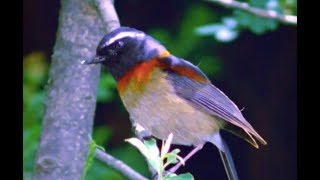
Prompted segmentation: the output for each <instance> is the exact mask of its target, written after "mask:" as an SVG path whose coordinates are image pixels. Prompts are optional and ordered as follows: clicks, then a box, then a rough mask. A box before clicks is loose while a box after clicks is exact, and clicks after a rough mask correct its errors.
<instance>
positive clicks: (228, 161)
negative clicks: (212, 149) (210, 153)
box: [219, 140, 239, 180]
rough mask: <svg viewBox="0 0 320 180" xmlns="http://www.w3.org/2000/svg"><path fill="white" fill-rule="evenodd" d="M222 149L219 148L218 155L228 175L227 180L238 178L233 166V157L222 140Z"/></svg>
mask: <svg viewBox="0 0 320 180" xmlns="http://www.w3.org/2000/svg"><path fill="white" fill-rule="evenodd" d="M222 143H223V146H224V151H222V150H220V149H219V153H220V157H221V159H222V162H223V165H224V169H225V170H226V173H227V175H228V179H229V180H238V179H239V178H238V175H237V171H236V168H235V167H234V163H233V159H232V156H231V153H230V151H229V148H228V146H227V144H226V143H225V142H224V141H223V140H222Z"/></svg>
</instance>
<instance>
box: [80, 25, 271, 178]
mask: <svg viewBox="0 0 320 180" xmlns="http://www.w3.org/2000/svg"><path fill="white" fill-rule="evenodd" d="M81 63H82V64H97V63H101V64H103V65H104V66H105V67H106V69H107V70H109V71H110V73H111V75H112V76H113V78H114V79H115V80H116V82H117V89H118V93H119V95H120V98H121V100H122V102H123V104H124V106H125V108H126V110H127V111H128V113H129V116H130V121H131V123H132V126H133V127H135V128H136V129H140V131H139V132H144V133H142V134H145V136H150V135H151V136H153V137H155V138H157V139H160V140H165V139H166V138H167V137H168V135H169V134H171V133H172V134H173V140H172V144H176V145H184V146H193V147H194V149H193V150H192V151H191V152H190V153H189V154H188V155H187V156H188V157H186V159H187V158H190V157H191V156H192V155H193V154H195V153H196V152H197V151H199V150H200V149H201V148H202V147H203V146H204V144H205V143H207V142H209V143H212V144H214V145H215V146H216V147H217V149H218V150H219V152H220V156H221V159H222V162H223V164H224V167H225V170H226V173H227V176H228V179H230V180H231V179H232V180H236V179H238V175H237V172H236V169H235V165H234V162H233V159H232V155H231V153H230V150H229V148H228V146H227V144H226V142H225V141H224V140H223V138H222V136H221V134H220V130H225V131H228V132H230V133H232V134H234V135H236V136H238V137H240V138H242V139H244V140H245V141H247V142H249V143H250V144H251V145H253V146H254V147H256V148H258V147H259V146H258V143H257V141H258V142H260V143H261V144H263V145H266V144H267V142H266V141H265V140H264V139H263V138H262V137H261V136H260V135H259V134H258V133H257V132H256V131H255V130H254V128H253V127H252V126H251V125H250V124H249V122H247V120H246V119H245V118H244V117H243V115H242V113H241V111H240V110H239V108H238V107H237V106H236V105H235V103H233V102H232V101H231V100H230V99H229V98H228V97H227V96H226V95H225V94H224V93H223V92H222V91H221V90H219V89H218V88H217V87H216V86H214V85H213V84H212V83H211V81H210V80H209V78H208V77H207V76H206V75H205V74H204V73H203V72H202V71H201V70H200V69H199V68H198V67H197V66H195V65H193V64H192V63H191V62H189V61H187V60H185V59H183V58H179V57H176V56H174V55H173V54H171V53H170V52H169V51H168V50H167V49H166V48H165V47H164V46H163V45H162V44H161V43H160V42H159V41H157V40H156V39H155V38H153V37H152V36H150V35H148V34H146V33H144V32H143V31H140V30H138V29H135V28H131V27H125V26H122V27H119V28H117V29H115V30H113V31H111V32H110V33H108V34H106V35H105V36H104V37H103V38H102V39H101V41H100V42H99V44H98V46H97V49H96V54H95V56H94V57H93V58H91V59H87V60H84V61H82V62H81Z"/></svg>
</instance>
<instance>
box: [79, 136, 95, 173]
mask: <svg viewBox="0 0 320 180" xmlns="http://www.w3.org/2000/svg"><path fill="white" fill-rule="evenodd" d="M89 139H90V145H89V153H88V156H87V159H86V162H85V165H84V171H83V175H82V179H85V177H86V174H87V172H88V170H89V168H90V167H91V166H92V164H93V160H94V156H95V151H96V147H97V144H96V143H95V142H94V140H93V139H92V138H91V137H90V136H89Z"/></svg>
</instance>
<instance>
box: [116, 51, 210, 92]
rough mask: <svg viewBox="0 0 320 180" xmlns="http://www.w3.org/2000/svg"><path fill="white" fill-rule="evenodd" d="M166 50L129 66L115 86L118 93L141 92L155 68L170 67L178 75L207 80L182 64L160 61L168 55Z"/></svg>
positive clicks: (202, 80)
mask: <svg viewBox="0 0 320 180" xmlns="http://www.w3.org/2000/svg"><path fill="white" fill-rule="evenodd" d="M169 56H170V53H169V52H168V51H163V52H160V53H159V55H158V57H155V58H152V59H151V60H149V61H146V62H143V63H140V64H138V65H136V66H134V67H133V68H131V69H130V70H129V71H128V72H127V73H126V74H125V75H124V76H122V77H121V78H120V79H119V80H118V82H117V88H118V91H119V94H120V95H122V94H123V93H125V92H126V91H127V90H128V89H130V91H133V92H135V93H139V92H140V93H141V92H142V91H143V89H144V87H145V85H146V84H147V83H148V82H149V81H150V79H151V75H152V72H153V71H154V70H155V69H157V68H158V69H161V70H163V69H170V70H171V71H173V72H175V73H178V74H180V75H183V76H186V77H188V78H190V79H193V80H195V81H198V82H206V81H208V80H207V79H206V78H204V77H203V76H201V75H199V74H198V73H197V72H195V71H193V70H192V69H189V68H186V67H182V66H169V65H167V64H166V63H165V62H163V61H161V59H162V58H166V57H169Z"/></svg>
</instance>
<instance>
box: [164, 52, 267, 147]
mask: <svg viewBox="0 0 320 180" xmlns="http://www.w3.org/2000/svg"><path fill="white" fill-rule="evenodd" d="M163 62H165V63H166V64H167V66H168V67H169V68H168V69H167V72H168V75H167V77H166V78H167V79H168V80H170V82H171V83H172V85H173V87H174V89H175V91H176V93H177V94H178V95H179V96H180V97H182V98H183V99H185V100H187V101H188V102H190V104H191V105H193V106H194V107H195V108H197V109H200V110H202V111H204V112H206V113H208V114H210V115H213V116H217V117H219V118H220V119H223V120H225V121H227V122H229V123H231V124H233V125H235V126H238V127H240V128H242V129H243V130H244V131H245V132H246V133H247V134H248V135H249V137H251V136H250V134H252V135H254V136H255V137H256V138H257V139H258V140H259V141H260V142H261V143H262V144H266V142H265V141H264V140H263V138H262V137H261V136H260V135H259V134H258V133H257V132H256V131H255V130H254V129H253V127H252V126H251V125H250V124H249V123H248V122H247V121H246V120H245V118H244V117H243V116H242V114H241V112H240V110H239V109H238V107H237V106H236V105H235V104H234V103H233V102H232V101H231V100H230V99H229V98H228V97H227V96H226V95H225V94H224V93H223V92H222V91H220V90H219V89H218V88H217V87H215V86H214V85H212V84H211V82H210V81H209V79H208V78H207V77H206V76H205V75H204V74H203V72H202V71H201V70H200V69H199V68H198V67H196V66H194V65H193V64H191V63H189V62H187V61H185V60H183V59H180V58H177V57H174V56H170V57H167V58H164V59H163ZM179 67H181V68H186V69H189V71H192V72H194V73H196V74H197V75H198V76H200V77H203V78H205V79H206V81H203V80H202V81H200V80H197V79H196V78H193V77H192V76H186V75H185V74H183V73H180V72H179V71H177V70H176V69H181V68H179ZM235 133H236V132H235ZM249 133H250V134H249ZM236 134H237V133H236ZM237 135H240V136H241V133H240V134H237ZM253 141H254V140H253ZM253 144H255V142H253Z"/></svg>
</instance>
